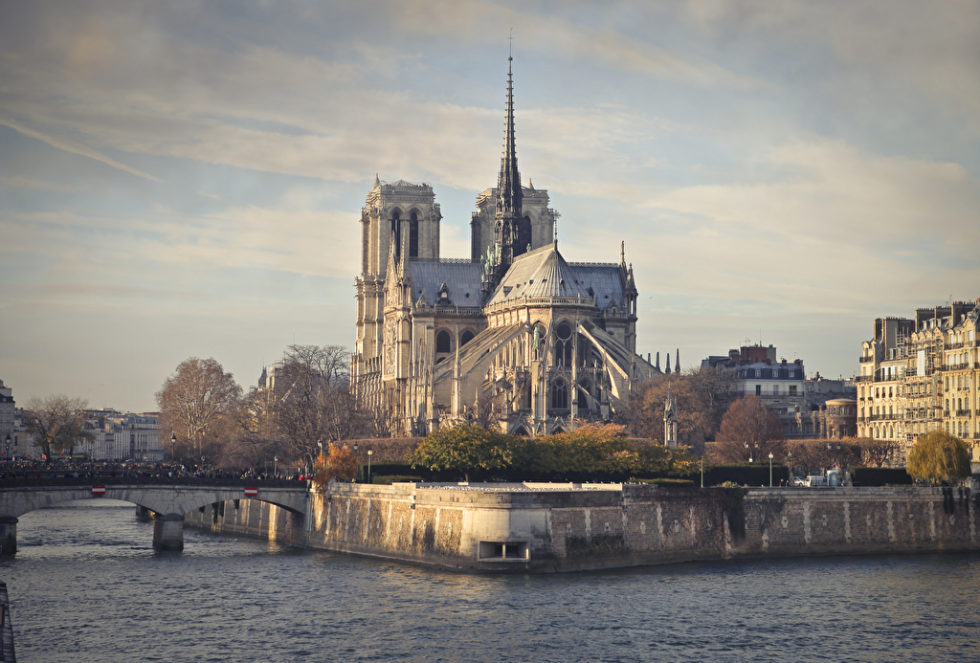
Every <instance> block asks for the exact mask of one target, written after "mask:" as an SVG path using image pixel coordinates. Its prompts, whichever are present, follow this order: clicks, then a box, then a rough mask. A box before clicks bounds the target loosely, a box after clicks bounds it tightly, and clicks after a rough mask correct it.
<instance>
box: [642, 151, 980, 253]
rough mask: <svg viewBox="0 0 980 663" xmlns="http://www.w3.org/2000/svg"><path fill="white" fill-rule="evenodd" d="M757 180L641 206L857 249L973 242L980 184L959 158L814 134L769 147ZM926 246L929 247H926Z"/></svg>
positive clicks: (953, 247)
mask: <svg viewBox="0 0 980 663" xmlns="http://www.w3.org/2000/svg"><path fill="white" fill-rule="evenodd" d="M768 158H769V162H768V164H766V165H767V167H768V169H769V170H770V171H771V172H772V173H773V175H771V176H770V177H769V178H767V179H763V180H761V181H756V182H749V183H742V182H734V183H730V184H701V185H696V186H689V187H682V188H678V189H675V190H672V191H669V192H667V193H665V194H663V195H661V196H655V197H651V198H650V199H649V200H648V202H647V206H648V207H649V208H657V209H661V210H667V211H669V212H670V213H675V214H681V215H692V216H695V217H702V218H705V219H708V220H709V222H711V223H713V224H717V226H718V227H722V226H729V227H733V228H737V229H738V230H737V231H738V232H740V233H743V234H747V235H751V236H752V237H758V236H765V235H769V236H777V237H788V236H800V237H808V238H812V239H814V240H821V241H831V242H840V243H846V244H851V245H856V246H860V247H862V248H863V249H864V250H884V251H894V250H898V249H904V250H909V249H911V250H916V249H919V250H920V256H921V258H922V259H923V260H924V261H926V262H929V261H932V260H935V259H936V258H937V257H939V256H936V255H935V254H934V253H933V254H932V255H931V256H930V255H929V253H931V252H933V251H935V250H936V249H937V248H939V247H942V248H943V250H944V254H945V255H944V257H946V258H948V257H949V254H948V253H945V252H946V251H948V252H951V253H952V254H954V255H960V256H963V257H966V256H968V255H969V254H970V253H971V252H972V249H971V248H968V247H973V246H977V245H978V244H980V228H978V226H977V224H976V222H975V210H976V209H977V207H978V205H980V187H978V185H980V181H978V180H977V178H975V177H973V176H971V175H970V174H969V173H967V172H966V170H965V169H964V168H963V167H962V166H961V165H959V164H956V163H948V162H938V161H928V160H916V159H911V158H906V157H883V156H880V155H874V154H868V153H865V152H862V151H860V150H858V149H856V148H854V147H852V146H849V145H846V144H843V143H840V142H837V141H826V140H820V139H810V140H805V141H803V140H801V141H798V142H795V143H792V144H787V145H783V146H780V147H777V148H775V149H773V150H772V151H771V152H770V153H769V154H768ZM927 252H929V253H927Z"/></svg>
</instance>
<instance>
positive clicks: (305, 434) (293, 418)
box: [267, 345, 371, 463]
mask: <svg viewBox="0 0 980 663" xmlns="http://www.w3.org/2000/svg"><path fill="white" fill-rule="evenodd" d="M349 365H350V355H349V353H348V352H347V350H345V349H344V348H342V347H341V346H337V345H330V346H319V345H291V346H289V348H288V349H287V350H286V354H285V357H284V358H283V361H282V366H281V367H280V368H279V369H278V370H277V372H276V376H275V381H274V384H273V385H272V388H271V389H270V390H269V391H268V393H267V397H268V398H269V411H270V413H271V414H272V416H273V418H274V421H275V427H276V430H277V431H278V439H279V442H280V444H281V450H282V451H283V453H285V454H287V455H288V456H290V457H292V458H293V459H296V460H300V459H302V460H304V461H309V462H311V463H312V461H313V460H314V458H315V457H316V454H317V451H318V444H317V443H318V442H320V441H323V442H333V441H336V440H343V439H347V438H351V437H357V436H358V435H362V434H365V433H368V432H369V431H370V429H371V422H370V420H369V418H368V417H367V416H366V415H365V414H364V413H363V412H362V411H361V410H360V409H359V408H358V407H357V404H356V402H355V400H354V398H353V397H352V395H351V393H350V390H349V381H350V380H349V378H350V376H349V372H348V367H349Z"/></svg>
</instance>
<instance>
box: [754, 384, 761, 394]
mask: <svg viewBox="0 0 980 663" xmlns="http://www.w3.org/2000/svg"><path fill="white" fill-rule="evenodd" d="M755 395H756V396H761V395H762V385H761V384H757V385H755Z"/></svg>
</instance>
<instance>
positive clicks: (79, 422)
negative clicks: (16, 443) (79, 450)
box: [27, 395, 93, 460]
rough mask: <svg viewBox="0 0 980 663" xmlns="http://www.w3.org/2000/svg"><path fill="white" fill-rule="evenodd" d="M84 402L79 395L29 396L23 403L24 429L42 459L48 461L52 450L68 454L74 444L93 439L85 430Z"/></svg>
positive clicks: (85, 404)
mask: <svg viewBox="0 0 980 663" xmlns="http://www.w3.org/2000/svg"><path fill="white" fill-rule="evenodd" d="M87 405H88V403H86V402H85V401H84V400H82V399H81V398H68V397H67V396H61V395H58V396H48V397H47V398H43V399H42V398H32V399H31V400H30V401H29V402H28V403H27V410H28V411H29V415H28V418H27V429H28V431H30V432H31V434H32V435H33V436H34V442H35V444H37V445H38V446H39V447H41V451H42V452H43V453H44V455H45V458H47V459H48V460H50V459H51V457H52V455H53V454H54V453H55V452H62V451H67V452H68V453H69V454H71V453H72V452H73V451H74V448H75V444H77V443H79V442H83V441H86V440H91V439H92V438H93V436H92V433H90V432H89V431H87V430H85V419H86V417H85V408H86V406H87Z"/></svg>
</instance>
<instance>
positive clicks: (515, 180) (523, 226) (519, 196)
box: [493, 55, 531, 283]
mask: <svg viewBox="0 0 980 663" xmlns="http://www.w3.org/2000/svg"><path fill="white" fill-rule="evenodd" d="M513 61H514V58H513V57H512V56H510V55H508V57H507V115H506V120H505V122H504V155H503V157H502V158H501V160H500V174H499V175H498V176H497V209H496V214H495V217H496V218H495V220H494V244H495V250H494V254H495V256H494V257H495V262H494V270H493V282H494V283H498V282H499V281H500V279H501V277H503V275H504V273H506V272H507V270H508V269H510V265H511V263H512V262H513V261H514V258H515V257H516V256H519V255H520V254H522V253H524V252H525V251H527V249H528V248H529V246H530V243H531V232H530V225H529V223H528V222H527V221H526V220H525V218H524V212H523V209H522V206H523V205H522V203H523V192H522V190H521V173H520V171H519V170H518V169H517V142H516V139H515V137H514V74H513V68H512V64H511V63H512V62H513Z"/></svg>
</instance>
